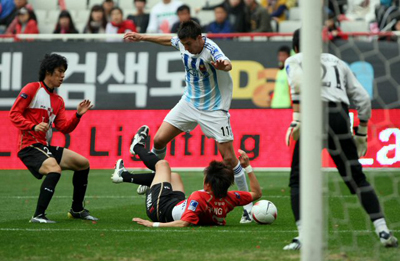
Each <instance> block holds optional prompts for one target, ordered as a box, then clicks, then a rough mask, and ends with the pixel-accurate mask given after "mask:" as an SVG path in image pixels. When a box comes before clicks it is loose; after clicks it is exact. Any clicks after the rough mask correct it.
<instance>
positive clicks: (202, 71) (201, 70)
mask: <svg viewBox="0 0 400 261" xmlns="http://www.w3.org/2000/svg"><path fill="white" fill-rule="evenodd" d="M199 70H200V72H201V73H202V74H203V75H204V76H205V77H207V76H208V75H209V74H208V71H207V67H206V66H205V65H204V64H200V65H199Z"/></svg>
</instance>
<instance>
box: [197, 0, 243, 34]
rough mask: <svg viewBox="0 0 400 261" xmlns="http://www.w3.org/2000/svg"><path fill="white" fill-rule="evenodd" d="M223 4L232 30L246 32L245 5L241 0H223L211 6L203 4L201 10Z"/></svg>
mask: <svg viewBox="0 0 400 261" xmlns="http://www.w3.org/2000/svg"><path fill="white" fill-rule="evenodd" d="M218 6H223V7H224V9H225V10H226V12H227V13H228V19H229V22H230V23H231V25H232V30H233V32H239V33H242V32H247V31H248V29H249V27H250V26H249V24H248V20H249V19H248V17H247V13H246V5H245V3H244V2H243V0H225V1H224V2H223V3H221V4H218V5H213V6H205V7H203V8H202V10H215V8H216V7H218Z"/></svg>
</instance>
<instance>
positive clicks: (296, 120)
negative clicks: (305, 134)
mask: <svg viewBox="0 0 400 261" xmlns="http://www.w3.org/2000/svg"><path fill="white" fill-rule="evenodd" d="M299 136H300V112H293V121H292V123H290V126H289V128H288V130H287V132H286V145H287V146H290V140H291V139H293V140H298V139H299Z"/></svg>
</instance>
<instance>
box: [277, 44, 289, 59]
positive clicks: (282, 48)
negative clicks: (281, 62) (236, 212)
mask: <svg viewBox="0 0 400 261" xmlns="http://www.w3.org/2000/svg"><path fill="white" fill-rule="evenodd" d="M278 52H279V53H280V52H284V53H287V55H289V56H290V47H289V46H287V45H282V46H281V47H279V50H278Z"/></svg>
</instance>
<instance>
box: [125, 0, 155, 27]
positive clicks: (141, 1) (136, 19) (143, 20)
mask: <svg viewBox="0 0 400 261" xmlns="http://www.w3.org/2000/svg"><path fill="white" fill-rule="evenodd" d="M134 4H135V8H136V14H135V15H129V16H128V18H127V19H129V20H132V21H133V23H134V24H135V25H136V29H137V30H138V32H139V33H145V32H146V30H147V26H148V25H149V19H150V15H149V14H146V13H145V12H144V8H145V7H146V0H134Z"/></svg>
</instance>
